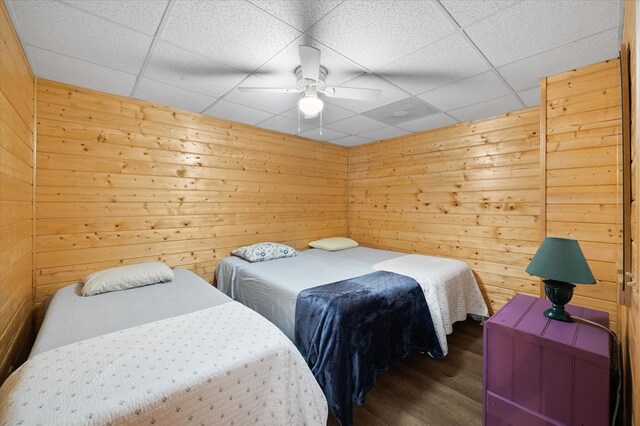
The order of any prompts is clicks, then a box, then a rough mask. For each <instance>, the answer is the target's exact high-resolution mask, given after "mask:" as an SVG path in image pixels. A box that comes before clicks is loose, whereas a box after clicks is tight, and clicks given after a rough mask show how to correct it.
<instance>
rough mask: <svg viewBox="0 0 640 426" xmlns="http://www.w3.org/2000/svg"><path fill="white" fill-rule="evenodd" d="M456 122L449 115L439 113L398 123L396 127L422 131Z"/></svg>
mask: <svg viewBox="0 0 640 426" xmlns="http://www.w3.org/2000/svg"><path fill="white" fill-rule="evenodd" d="M456 122H457V121H456V120H454V119H453V118H451V117H449V116H448V115H447V114H443V113H440V114H434V115H429V116H427V117H422V118H418V119H417V120H413V121H407V122H404V123H400V124H398V127H400V128H402V129H405V130H408V131H410V132H422V131H424V130H430V129H437V128H439V127H445V126H448V125H450V124H453V123H456Z"/></svg>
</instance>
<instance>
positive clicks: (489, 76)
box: [418, 71, 511, 111]
mask: <svg viewBox="0 0 640 426" xmlns="http://www.w3.org/2000/svg"><path fill="white" fill-rule="evenodd" d="M509 93H511V91H510V90H509V88H508V87H507V86H506V85H505V84H504V83H503V82H502V80H501V79H500V78H498V77H497V76H496V74H495V71H487V72H485V73H483V74H479V75H476V76H473V77H470V78H467V79H464V80H460V81H458V82H455V83H451V84H447V85H446V86H442V87H439V88H437V89H435V90H431V91H429V92H426V93H423V94H421V95H418V97H419V98H420V99H422V100H424V101H426V102H428V103H430V104H431V105H433V106H435V107H436V108H439V109H441V110H442V111H448V110H451V109H455V108H461V107H463V106H467V105H471V104H475V103H478V102H482V101H486V100H488V99H493V98H497V97H499V96H504V95H508V94H509Z"/></svg>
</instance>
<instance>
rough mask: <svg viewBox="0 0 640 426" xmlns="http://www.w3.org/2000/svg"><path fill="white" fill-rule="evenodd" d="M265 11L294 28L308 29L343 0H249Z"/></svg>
mask: <svg viewBox="0 0 640 426" xmlns="http://www.w3.org/2000/svg"><path fill="white" fill-rule="evenodd" d="M249 1H251V3H253V4H254V5H256V6H258V7H259V8H260V9H262V10H264V11H265V12H267V13H269V14H271V15H273V16H275V17H277V18H278V19H281V20H283V21H284V22H286V23H287V24H289V25H291V26H292V27H293V28H295V29H297V30H300V31H303V32H304V31H306V30H308V29H309V27H311V26H312V25H313V24H315V23H316V22H318V21H319V20H320V19H322V17H324V16H325V15H326V14H327V13H329V12H331V10H332V9H333V8H334V7H336V6H338V5H339V4H340V3H342V0H313V1H304V2H302V1H291V0H249Z"/></svg>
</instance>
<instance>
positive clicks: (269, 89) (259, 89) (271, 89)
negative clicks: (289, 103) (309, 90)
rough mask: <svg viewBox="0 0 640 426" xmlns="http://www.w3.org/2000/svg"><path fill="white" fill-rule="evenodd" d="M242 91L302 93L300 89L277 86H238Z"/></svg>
mask: <svg viewBox="0 0 640 426" xmlns="http://www.w3.org/2000/svg"><path fill="white" fill-rule="evenodd" d="M238 90H239V91H240V92H261V93H300V92H302V90H300V89H283V88H277V87H238Z"/></svg>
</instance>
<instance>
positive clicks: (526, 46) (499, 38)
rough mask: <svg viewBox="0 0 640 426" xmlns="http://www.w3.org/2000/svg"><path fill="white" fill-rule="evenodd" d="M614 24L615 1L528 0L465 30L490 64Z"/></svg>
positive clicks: (520, 55) (616, 13) (534, 51)
mask: <svg viewBox="0 0 640 426" xmlns="http://www.w3.org/2000/svg"><path fill="white" fill-rule="evenodd" d="M617 25H618V2H617V1H616V0H592V1H589V2H584V1H555V0H528V1H523V2H519V3H517V4H515V5H513V6H511V7H509V8H507V9H505V10H504V11H502V12H499V13H497V14H496V15H493V16H491V17H489V18H487V19H485V20H482V21H480V22H478V23H477V24H474V25H471V26H470V27H468V28H467V29H466V32H467V34H468V35H469V37H471V39H472V40H473V41H474V43H475V44H476V45H477V46H478V47H479V48H480V50H482V52H483V53H484V54H485V56H486V57H487V58H488V59H489V60H490V61H491V63H492V64H493V65H494V66H500V65H504V64H507V63H510V62H513V61H516V60H518V59H522V58H525V57H527V56H531V55H533V54H536V53H539V52H542V51H544V50H547V49H552V48H554V47H557V46H560V45H561V44H564V43H568V42H570V41H574V40H577V39H580V38H583V37H587V36H589V35H591V34H594V33H597V32H600V31H604V30H606V29H609V28H612V27H616V26H617Z"/></svg>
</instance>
